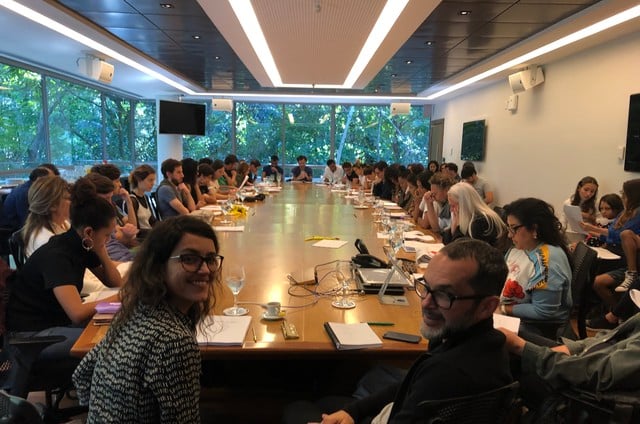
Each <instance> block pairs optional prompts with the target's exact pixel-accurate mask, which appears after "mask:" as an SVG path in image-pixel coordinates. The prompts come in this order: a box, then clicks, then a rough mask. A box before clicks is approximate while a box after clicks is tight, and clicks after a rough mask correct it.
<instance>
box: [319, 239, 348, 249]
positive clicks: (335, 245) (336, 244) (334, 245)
mask: <svg viewBox="0 0 640 424" xmlns="http://www.w3.org/2000/svg"><path fill="white" fill-rule="evenodd" d="M347 243H348V242H347V241H345V240H320V241H319V242H317V243H314V244H312V245H311V246H313V247H326V248H329V249H339V248H341V247H342V246H344V245H345V244H347Z"/></svg>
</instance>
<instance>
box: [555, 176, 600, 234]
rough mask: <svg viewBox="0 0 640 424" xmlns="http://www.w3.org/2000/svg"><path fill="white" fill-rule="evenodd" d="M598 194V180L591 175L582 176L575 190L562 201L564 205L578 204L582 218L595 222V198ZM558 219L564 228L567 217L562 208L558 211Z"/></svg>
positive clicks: (590, 222) (591, 222)
mask: <svg viewBox="0 0 640 424" xmlns="http://www.w3.org/2000/svg"><path fill="white" fill-rule="evenodd" d="M597 196H598V181H596V179H595V178H593V177H584V178H583V179H581V180H580V181H578V185H577V186H576V191H575V193H573V194H572V195H571V197H569V198H568V199H567V200H565V201H564V203H563V204H562V206H563V208H564V205H573V206H580V210H581V211H582V220H583V221H584V222H587V223H589V224H595V223H596V198H597ZM560 219H561V222H562V225H563V226H564V228H567V217H566V216H565V214H564V209H563V210H562V211H561V213H560Z"/></svg>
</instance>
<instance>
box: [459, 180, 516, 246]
mask: <svg viewBox="0 0 640 424" xmlns="http://www.w3.org/2000/svg"><path fill="white" fill-rule="evenodd" d="M448 195H449V196H450V197H453V198H454V199H455V200H456V201H457V202H458V227H459V228H460V231H461V232H462V234H466V235H468V236H469V237H471V238H474V234H472V233H471V232H472V230H471V223H472V222H473V220H474V219H475V217H477V216H480V215H483V216H484V217H485V218H486V220H487V222H488V223H489V226H488V228H487V234H491V233H492V232H493V230H494V228H496V229H497V238H498V239H499V238H500V237H502V236H503V235H504V234H505V233H506V229H507V227H506V225H505V223H504V221H502V218H500V216H499V215H498V214H497V213H496V212H494V211H493V209H491V208H490V207H489V206H487V204H486V203H485V202H484V200H482V198H481V197H480V195H479V194H478V192H477V191H476V189H475V188H473V186H472V185H471V184H469V183H465V182H459V183H457V184H454V185H453V186H451V188H450V189H449V193H448Z"/></svg>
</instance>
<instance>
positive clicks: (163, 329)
mask: <svg viewBox="0 0 640 424" xmlns="http://www.w3.org/2000/svg"><path fill="white" fill-rule="evenodd" d="M218 252H219V245H218V239H217V238H216V235H215V233H214V232H213V229H212V228H211V226H209V225H207V224H205V223H204V222H202V221H201V220H198V219H196V218H193V217H190V216H179V217H174V218H169V219H166V220H164V221H160V222H159V223H158V224H157V225H155V226H154V227H153V229H152V230H151V231H150V232H149V234H148V235H147V237H146V238H145V241H144V243H143V244H142V246H141V248H140V252H139V253H138V254H137V255H136V258H135V260H134V262H133V264H132V265H131V269H130V271H129V275H128V279H127V284H126V285H125V286H124V287H123V288H122V290H121V291H120V295H121V298H122V307H121V309H120V310H119V312H118V313H117V314H116V316H115V317H114V320H113V323H112V324H111V327H110V328H109V331H108V332H107V335H106V336H105V338H104V339H103V340H102V341H101V342H100V343H99V344H98V345H97V346H96V347H95V348H93V349H92V350H91V351H90V352H89V353H88V354H87V356H85V357H84V359H83V360H82V362H81V363H80V365H79V366H78V368H77V369H76V371H75V373H74V376H73V381H74V383H75V386H76V388H77V390H78V396H79V398H80V401H81V403H82V404H85V405H87V404H88V405H89V415H88V420H87V422H88V423H94V422H95V423H97V422H107V421H108V422H135V423H199V422H200V414H199V401H200V371H201V363H200V350H199V348H198V344H197V342H196V337H195V333H196V326H197V325H198V324H199V323H200V322H201V321H202V319H203V318H204V317H205V316H206V315H207V314H209V311H210V310H211V308H212V306H213V303H214V302H215V296H214V289H215V286H216V283H218V282H219V279H220V269H221V267H222V259H223V257H222V256H220V255H219V254H218Z"/></svg>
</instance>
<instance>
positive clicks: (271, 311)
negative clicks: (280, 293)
mask: <svg viewBox="0 0 640 424" xmlns="http://www.w3.org/2000/svg"><path fill="white" fill-rule="evenodd" d="M266 308H267V312H265V313H264V315H265V316H267V317H271V318H275V317H279V316H280V302H269V303H267V305H266Z"/></svg>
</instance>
